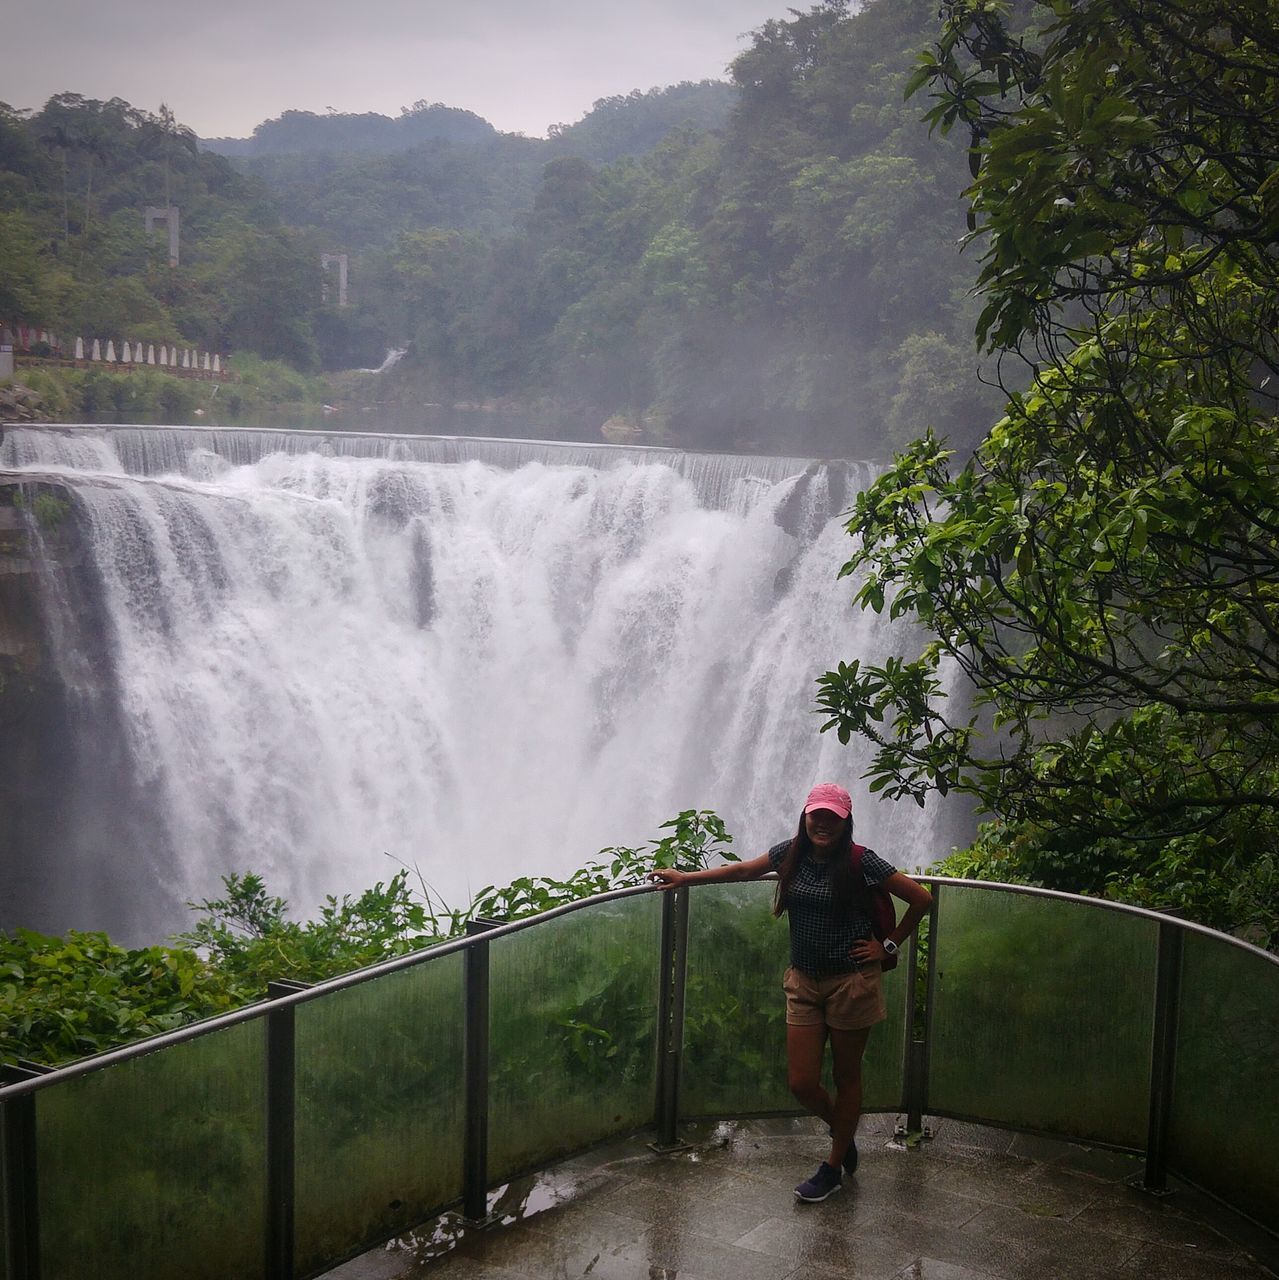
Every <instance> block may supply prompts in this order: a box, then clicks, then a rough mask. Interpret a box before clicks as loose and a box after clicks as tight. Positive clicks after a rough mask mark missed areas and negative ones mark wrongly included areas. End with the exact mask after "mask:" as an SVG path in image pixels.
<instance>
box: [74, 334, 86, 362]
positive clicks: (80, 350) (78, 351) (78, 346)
mask: <svg viewBox="0 0 1279 1280" xmlns="http://www.w3.org/2000/svg"><path fill="white" fill-rule="evenodd" d="M75 358H76V359H77V360H83V359H84V339H83V338H77V339H76V340H75Z"/></svg>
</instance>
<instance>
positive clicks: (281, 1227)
mask: <svg viewBox="0 0 1279 1280" xmlns="http://www.w3.org/2000/svg"><path fill="white" fill-rule="evenodd" d="M305 989H306V986H305V984H303V983H298V982H268V983H267V986H266V994H267V999H268V1000H275V999H278V998H279V997H280V996H284V995H289V994H291V993H292V992H294V991H304V990H305ZM296 1058H297V1052H296V1041H295V1034H294V1017H293V1006H292V1005H291V1004H290V1005H285V1006H283V1007H282V1008H279V1009H272V1010H271V1011H270V1012H269V1013H268V1014H267V1015H266V1242H265V1245H266V1275H267V1280H293V1270H294V1263H295V1236H294V1216H295V1208H296V1196H297V1191H296V1177H295V1169H296V1143H295V1138H296V1126H297V1070H296Z"/></svg>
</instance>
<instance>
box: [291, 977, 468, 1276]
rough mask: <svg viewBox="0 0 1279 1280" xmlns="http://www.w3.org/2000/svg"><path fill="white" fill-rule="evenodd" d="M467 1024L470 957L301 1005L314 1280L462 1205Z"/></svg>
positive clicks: (301, 1243)
mask: <svg viewBox="0 0 1279 1280" xmlns="http://www.w3.org/2000/svg"><path fill="white" fill-rule="evenodd" d="M464 1017H465V1010H464V1006H463V995H462V956H461V953H460V952H453V953H451V954H449V955H445V956H441V957H440V958H439V959H438V960H427V961H424V962H423V963H422V964H419V965H416V966H414V967H413V968H411V969H401V970H400V971H398V972H397V973H390V974H386V975H385V976H383V977H381V978H374V979H372V980H371V981H368V982H362V983H360V984H359V985H358V986H355V987H348V988H347V989H346V990H344V991H337V992H334V993H333V994H331V995H327V996H323V997H320V998H318V999H316V1000H311V1001H308V1002H306V1003H305V1004H300V1005H298V1006H297V1012H296V1015H295V1018H296V1021H295V1034H296V1054H297V1058H296V1062H297V1130H296V1141H297V1155H296V1174H295V1178H296V1187H297V1205H296V1241H297V1264H298V1270H299V1271H300V1272H302V1273H303V1274H306V1273H309V1272H313V1271H315V1270H317V1269H320V1268H322V1267H323V1266H325V1265H326V1264H333V1263H335V1262H337V1261H340V1260H341V1259H342V1258H344V1257H347V1256H349V1255H350V1254H353V1253H355V1252H358V1251H359V1250H360V1249H362V1248H368V1247H370V1246H372V1245H373V1244H376V1243H377V1242H378V1241H380V1240H385V1239H387V1238H388V1237H390V1236H392V1235H395V1234H396V1233H398V1232H399V1231H401V1230H405V1229H407V1228H409V1227H411V1226H413V1225H414V1224H416V1223H419V1222H421V1221H423V1220H424V1219H426V1218H428V1217H430V1216H431V1215H432V1214H433V1213H436V1212H438V1211H439V1209H440V1208H442V1207H443V1206H444V1205H446V1204H448V1203H450V1202H452V1201H454V1200H457V1199H458V1198H460V1196H461V1194H462V1148H463V1116H462V1105H463V1086H462V1047H463V1039H464V1032H463V1023H464Z"/></svg>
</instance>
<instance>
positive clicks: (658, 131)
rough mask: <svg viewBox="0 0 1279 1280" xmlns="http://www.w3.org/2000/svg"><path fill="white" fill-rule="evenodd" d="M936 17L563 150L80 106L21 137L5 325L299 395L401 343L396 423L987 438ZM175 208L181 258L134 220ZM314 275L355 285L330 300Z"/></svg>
mask: <svg viewBox="0 0 1279 1280" xmlns="http://www.w3.org/2000/svg"><path fill="white" fill-rule="evenodd" d="M935 23H936V12H935V6H933V5H931V4H927V3H924V2H923V0H870V2H869V3H867V4H866V5H865V6H864V7H863V8H862V9H861V10H860V11H859V12H857V13H855V14H850V13H849V12H848V10H847V6H846V4H844V3H843V2H842V0H828V2H827V3H824V4H821V5H818V6H817V7H815V8H813V9H811V10H809V11H807V12H802V13H801V12H795V11H791V17H789V18H788V19H785V20H774V21H770V22H768V23H766V24H765V25H764V26H763V27H762V28H761V29H760V30H759V31H758V32H756V33H755V36H754V38H753V41H752V43H751V45H750V47H749V48H747V49H746V50H745V51H744V52H743V53H742V54H741V55H740V56H739V57H738V58H737V59H736V61H735V62H734V63H733V65H732V68H731V84H726V83H718V82H703V83H702V84H684V85H677V86H674V87H672V88H669V89H664V90H652V91H649V92H647V93H640V92H636V93H632V94H629V95H624V96H618V97H614V98H608V99H604V100H602V101H601V102H599V103H597V104H596V105H595V108H594V109H593V110H592V111H591V112H590V113H589V114H588V115H587V116H586V117H585V118H584V119H583V120H581V121H579V122H578V123H576V124H573V125H566V126H555V127H553V128H552V129H551V130H550V136H549V137H548V138H546V139H529V138H524V137H520V136H516V135H509V134H501V133H498V132H496V131H495V130H493V129H492V127H491V126H490V125H488V124H487V123H486V122H485V121H482V120H480V119H479V117H476V116H474V115H472V114H471V113H469V112H464V111H459V110H456V109H453V108H448V107H444V106H441V105H439V104H428V103H422V102H419V103H417V104H415V105H414V106H413V107H412V108H406V109H405V110H404V111H403V112H402V113H401V116H400V117H399V118H398V119H391V118H389V117H385V116H378V115H374V114H368V115H329V116H317V115H313V114H311V113H307V112H296V111H291V112H286V113H285V114H284V115H283V116H281V117H280V118H279V119H277V120H272V121H267V122H265V123H264V124H263V125H261V126H259V128H258V129H257V130H256V131H255V133H254V136H253V138H252V139H248V140H244V141H242V142H237V141H236V140H226V139H222V140H216V141H214V142H210V143H206V144H205V146H206V147H210V148H215V149H217V150H222V151H224V152H226V151H237V152H239V154H238V155H237V156H236V158H234V159H228V158H227V157H226V155H218V154H214V152H213V151H211V150H204V151H201V150H200V149H199V146H198V145H197V142H196V140H195V139H194V137H193V136H192V135H191V134H190V132H189V131H188V130H185V129H183V128H182V127H181V126H179V125H177V124H176V123H175V122H174V121H173V120H172V117H171V116H168V115H167V113H165V112H163V111H162V112H161V114H160V115H158V116H153V115H150V114H149V113H146V112H141V111H137V110H135V109H134V108H132V107H130V106H129V105H128V104H127V103H122V102H120V101H119V100H112V101H111V102H108V103H99V102H92V101H89V100H86V99H82V98H80V97H78V96H77V95H72V94H64V95H59V97H57V98H54V99H52V100H51V101H50V102H49V103H48V104H46V106H45V107H44V108H43V109H42V110H41V111H40V112H39V113H36V114H34V115H30V114H25V113H21V112H17V111H14V110H12V109H6V110H5V111H4V112H3V114H2V115H0V220H3V225H2V226H0V231H3V232H4V233H5V234H4V235H3V236H2V237H0V316H7V317H8V318H10V319H29V320H33V321H38V322H39V323H41V324H44V325H46V326H49V327H58V328H61V329H65V330H67V331H72V330H74V331H78V332H79V331H82V332H85V333H90V332H105V331H106V330H107V329H108V328H115V329H116V330H117V331H119V330H120V328H121V325H122V324H125V323H127V325H128V327H129V328H130V330H131V335H132V333H136V335H137V336H139V337H141V338H142V339H143V340H147V341H151V340H154V341H156V342H160V341H174V340H178V341H182V342H190V343H193V344H198V345H202V346H207V347H213V348H215V349H216V348H224V349H229V350H244V349H247V350H252V351H255V352H258V353H260V354H262V355H264V356H268V357H275V358H281V359H284V360H287V361H289V362H291V363H293V364H295V365H296V366H297V367H299V368H312V369H313V368H316V367H323V368H328V369H341V368H352V367H361V366H369V365H376V364H378V363H380V361H381V359H382V356H383V354H384V352H385V350H386V348H387V347H389V346H393V345H394V346H398V345H407V346H408V347H409V355H408V356H407V357H406V358H405V360H404V361H402V362H401V364H400V365H399V366H398V367H397V369H396V371H395V374H394V376H393V378H391V379H390V385H389V388H388V390H389V391H390V392H391V393H392V394H395V395H398V396H399V397H400V398H401V399H402V400H403V401H404V402H406V403H412V402H413V401H414V400H415V399H418V400H428V401H431V402H438V403H448V402H474V401H494V400H496V401H501V402H504V403H506V404H508V405H519V404H537V405H539V406H540V407H541V408H542V409H543V411H545V410H546V408H547V406H551V407H552V409H554V407H555V406H559V407H561V408H562V409H563V411H564V412H565V413H566V414H571V415H572V416H573V417H574V418H575V419H576V420H578V421H596V422H600V423H602V422H603V421H604V420H605V419H607V418H610V417H614V416H621V417H622V418H625V419H627V420H630V421H632V422H634V423H636V424H638V425H642V426H643V427H644V429H645V431H646V432H647V434H648V436H649V438H651V439H666V440H671V441H673V442H676V443H683V444H687V445H701V446H706V447H715V448H723V447H746V448H762V449H785V450H806V451H811V452H821V453H848V454H878V455H882V454H886V453H887V452H888V451H889V449H890V448H891V447H893V446H894V445H898V444H901V443H904V442H905V441H906V440H908V439H910V438H911V437H913V436H915V435H916V434H918V433H919V432H920V431H921V430H922V429H923V428H924V427H925V426H927V425H930V424H931V425H933V426H935V427H937V428H938V429H940V430H942V431H943V432H946V433H948V434H950V435H951V437H952V438H953V439H956V440H957V441H958V442H959V443H960V444H961V445H965V446H966V445H969V444H972V443H974V442H975V441H976V440H977V439H978V438H979V437H980V435H981V434H982V432H983V431H984V429H985V427H986V426H987V425H988V423H989V421H990V420H991V418H992V416H993V410H994V409H995V407H996V405H997V403H998V401H997V400H996V399H995V398H993V397H991V396H990V395H988V393H987V391H986V389H985V388H984V387H983V386H982V384H981V382H980V381H979V380H978V378H977V376H976V374H977V368H976V364H977V362H976V356H975V352H974V347H973V341H972V337H971V334H972V321H973V315H972V311H971V306H970V302H969V299H968V288H969V285H970V282H971V280H972V278H973V276H974V274H975V272H976V264H975V263H973V262H970V261H968V260H966V259H964V258H962V257H961V256H960V255H959V252H958V247H957V241H958V239H959V237H960V236H961V235H962V234H963V231H964V223H963V215H962V211H961V206H960V203H959V199H958V195H959V192H960V191H961V190H962V189H963V187H964V186H965V185H966V183H967V181H968V177H967V169H966V156H965V154H964V143H966V139H963V140H958V141H956V142H952V141H950V140H947V139H943V138H940V137H936V136H933V137H930V135H929V134H928V132H927V130H926V129H925V128H923V127H922V126H921V125H920V123H919V115H920V112H921V110H922V108H921V106H920V105H919V104H918V103H916V102H912V103H909V104H907V103H904V102H903V88H904V85H905V83H906V80H907V78H908V77H909V75H910V72H911V69H912V66H913V64H914V62H915V59H916V56H917V53H918V50H919V49H920V48H922V47H923V46H925V45H927V44H928V43H929V41H930V39H931V37H932V35H933V31H934V27H935ZM166 193H167V196H168V198H171V199H172V200H173V202H174V203H176V204H178V205H179V206H181V208H182V219H183V245H182V262H181V265H180V266H179V267H178V268H177V269H174V270H170V269H169V268H168V266H167V265H166V263H165V261H164V259H163V257H162V250H163V246H162V243H161V237H159V236H157V237H156V239H155V241H154V242H152V243H149V242H148V241H147V239H146V237H145V236H144V235H143V232H142V217H141V209H142V207H143V206H144V205H146V204H163V203H165V199H166ZM321 253H347V254H348V255H349V258H350V298H351V305H350V306H349V307H346V308H342V309H339V308H337V307H336V306H335V305H332V304H329V305H326V304H325V303H324V301H323V282H322V276H321V272H320V266H319V257H320V254H321Z"/></svg>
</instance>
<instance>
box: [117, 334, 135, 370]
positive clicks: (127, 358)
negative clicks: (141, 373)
mask: <svg viewBox="0 0 1279 1280" xmlns="http://www.w3.org/2000/svg"><path fill="white" fill-rule="evenodd" d="M120 363H121V364H132V363H133V350H132V348H131V347H130V346H129V339H128V338H125V340H124V341H123V342H122V343H121V344H120Z"/></svg>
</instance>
